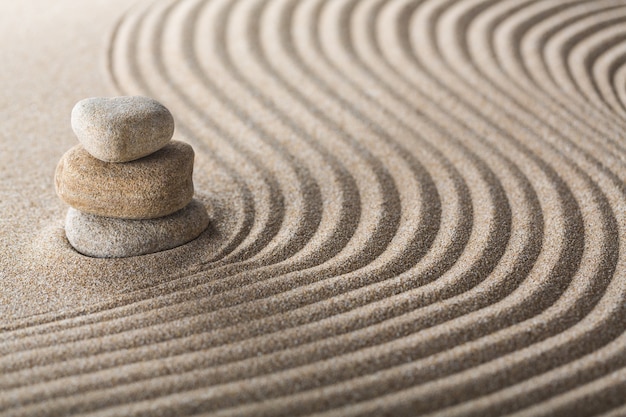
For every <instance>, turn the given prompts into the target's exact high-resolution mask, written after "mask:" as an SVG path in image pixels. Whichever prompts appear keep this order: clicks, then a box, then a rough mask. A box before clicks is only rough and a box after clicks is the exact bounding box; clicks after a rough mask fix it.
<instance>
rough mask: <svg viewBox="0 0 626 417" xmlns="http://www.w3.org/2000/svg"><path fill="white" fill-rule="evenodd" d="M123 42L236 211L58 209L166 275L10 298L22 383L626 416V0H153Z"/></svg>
mask: <svg viewBox="0 0 626 417" xmlns="http://www.w3.org/2000/svg"><path fill="white" fill-rule="evenodd" d="M108 46H109V49H108V51H107V52H106V53H107V59H106V65H107V71H108V74H109V75H110V78H111V82H112V84H113V86H114V87H115V90H116V93H117V94H124V95H130V94H142V95H148V96H152V97H155V98H157V99H159V100H160V101H162V102H163V103H164V104H166V105H167V106H168V107H169V108H170V109H171V110H172V113H173V114H174V115H175V117H176V118H177V126H178V132H179V134H180V135H182V136H184V138H185V139H186V140H188V141H189V142H190V143H192V144H193V145H194V147H195V149H196V153H197V166H196V176H197V177H198V180H197V181H196V183H197V191H198V193H199V195H200V197H201V199H202V200H203V201H204V202H205V203H206V204H207V205H209V206H210V207H212V208H211V210H212V216H213V228H212V229H211V230H210V232H209V233H207V234H205V235H203V237H201V238H200V239H199V241H198V242H196V243H195V244H190V245H189V246H187V247H183V248H179V249H177V250H174V251H173V252H170V255H168V254H167V253H166V254H156V255H150V256H147V257H142V258H141V259H140V260H139V261H137V260H119V261H108V262H109V264H107V263H106V262H107V261H101V260H90V259H84V258H80V257H79V256H78V255H73V254H71V250H69V249H68V248H67V247H66V246H63V245H62V244H61V243H59V242H60V238H59V234H58V230H57V231H56V232H54V233H53V232H50V233H51V234H50V235H46V236H47V239H49V241H50V242H51V243H48V245H50V246H52V247H57V252H59V253H62V255H59V258H58V259H57V258H55V259H52V260H50V259H48V260H42V261H41V262H49V263H50V264H54V263H55V262H56V264H59V263H63V262H65V263H66V264H67V265H70V264H71V265H74V266H72V268H76V269H75V270H71V269H70V272H71V271H74V272H73V273H77V274H79V273H80V270H81V269H83V268H85V267H86V268H88V269H89V268H90V270H91V271H92V274H94V276H97V275H98V274H99V273H101V274H103V276H104V275H106V274H109V276H110V275H111V271H114V270H117V269H115V268H118V269H119V271H128V270H129V268H130V269H132V270H133V271H134V274H135V275H133V274H131V273H127V274H126V275H133V276H136V275H141V274H145V275H146V276H150V277H152V278H149V279H148V281H144V282H143V283H136V282H135V283H134V284H133V283H132V282H133V281H132V280H130V278H129V281H128V282H124V283H123V284H119V286H118V287H115V289H112V288H113V285H112V284H111V288H109V292H110V294H106V295H102V294H100V296H96V295H98V294H97V293H96V292H94V294H95V295H93V300H87V301H82V302H78V301H76V302H75V305H73V308H66V309H63V310H62V311H60V310H59V311H56V312H55V311H49V312H41V313H42V314H37V315H24V316H23V317H18V318H15V320H12V321H9V322H6V323H3V327H4V330H5V331H4V332H3V333H0V354H1V355H2V356H0V369H1V370H2V372H1V374H0V387H1V389H2V390H3V392H4V394H5V395H2V396H0V410H3V411H4V412H6V413H8V414H10V415H15V416H22V415H23V416H32V415H40V414H41V415H50V414H55V415H65V414H71V413H85V414H89V415H94V416H95V415H97V416H114V415H132V416H139V415H150V414H158V415H163V416H164V415H172V416H180V415H188V414H189V415H190V414H197V413H212V415H250V416H262V415H286V416H296V415H325V416H331V415H332V416H353V415H383V414H384V415H414V414H431V413H432V414H437V415H445V416H470V415H471V416H490V415H500V414H505V413H514V414H515V415H524V416H540V415H546V416H547V415H549V416H557V415H563V416H573V415H592V414H594V415H595V414H603V413H604V414H603V415H606V416H609V415H611V416H618V415H626V332H625V331H624V330H625V328H626V251H625V250H624V246H625V245H626V186H625V184H626V183H625V180H626V163H625V161H626V142H624V132H625V131H626V65H625V63H626V5H625V4H624V2H623V1H622V0H612V1H605V0H593V1H591V0H588V1H573V0H572V1H569V0H568V1H566V0H542V1H536V0H534V1H526V0H521V1H520V0H502V1H495V0H493V1H487V0H459V1H447V0H424V1H416V0H361V1H358V0H332V1H331V0H237V1H232V0H211V1H203V0H181V1H167V0H166V1H148V2H142V3H140V4H138V5H136V6H135V7H133V8H131V9H130V10H129V11H128V12H127V13H126V14H124V15H123V16H122V17H121V19H120V20H119V22H118V24H117V26H116V27H115V28H114V29H113V31H112V33H111V36H110V41H109V45H108ZM55 233H56V234H55ZM55 239H56V240H55ZM55 242H56V243H55ZM54 245H57V246H54ZM172 253H173V254H174V255H175V256H174V255H171V254H172ZM168 256H169V258H168ZM68 259H71V260H72V261H71V262H70V261H68ZM190 260H192V261H190ZM103 267H108V268H110V269H108V272H106V273H105V272H98V271H99V270H100V269H102V268H103ZM67 268H70V266H67ZM133 268H134V269H133ZM122 275H123V274H122ZM101 279H102V280H105V278H101ZM120 279H122V278H120ZM103 282H104V281H103ZM106 282H109V283H110V279H109V281H106ZM101 285H103V288H104V286H106V285H107V284H106V283H105V284H101ZM94 291H95V290H94ZM67 297H71V295H69V294H68V295H67Z"/></svg>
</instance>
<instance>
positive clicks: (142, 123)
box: [55, 97, 209, 258]
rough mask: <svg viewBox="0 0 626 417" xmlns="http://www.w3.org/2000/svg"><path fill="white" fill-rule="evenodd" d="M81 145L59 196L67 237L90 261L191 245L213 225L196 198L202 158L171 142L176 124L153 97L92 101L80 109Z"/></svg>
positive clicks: (76, 126) (60, 178) (65, 164)
mask: <svg viewBox="0 0 626 417" xmlns="http://www.w3.org/2000/svg"><path fill="white" fill-rule="evenodd" d="M72 129H73V130H74V133H75V134H76V136H77V137H78V140H79V142H80V144H79V145H76V146H75V147H73V148H72V149H70V150H69V151H68V152H66V153H65V155H63V157H62V158H61V161H60V162H59V164H58V166H57V170H56V174H55V185H56V191H57V194H58V195H59V197H60V198H61V199H62V200H63V201H64V202H65V203H67V204H69V205H70V209H69V210H68V213H67V217H66V220H65V234H66V236H67V239H68V241H69V242H70V244H71V245H72V246H73V247H74V248H75V249H76V250H77V251H78V252H80V253H83V254H85V255H88V256H94V257H100V258H111V257H127V256H136V255H143V254H148V253H153V252H158V251H162V250H166V249H171V248H174V247H176V246H179V245H182V244H184V243H187V242H189V241H191V240H193V239H195V238H196V237H198V236H199V235H200V233H202V231H203V230H205V229H206V228H207V226H208V224H209V217H208V214H207V212H206V209H205V208H204V206H203V205H202V204H201V203H200V202H198V201H197V200H195V199H193V194H194V188H193V181H192V173H193V159H194V152H193V149H192V148H191V146H189V145H188V144H186V143H183V142H179V141H174V140H171V138H172V135H173V133H174V119H173V117H172V115H171V113H170V112H169V111H168V110H167V109H166V108H165V107H164V106H163V105H161V104H160V103H158V102H157V101H155V100H153V99H150V98H147V97H115V98H101V97H95V98H89V99H85V100H82V101H80V102H78V103H77V104H76V106H74V109H73V110H72Z"/></svg>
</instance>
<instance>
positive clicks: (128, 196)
mask: <svg viewBox="0 0 626 417" xmlns="http://www.w3.org/2000/svg"><path fill="white" fill-rule="evenodd" d="M193 159H194V152H193V149H192V147H191V146H190V145H188V144H186V143H183V142H179V141H171V142H170V143H168V144H167V145H165V146H164V147H163V148H161V149H160V150H158V151H156V152H155V153H153V154H151V155H148V156H146V157H144V158H141V159H137V160H134V161H131V162H122V163H111V162H103V161H100V160H99V159H96V158H94V157H93V156H91V155H90V154H89V153H88V152H87V151H86V150H85V148H84V147H83V146H82V145H77V146H74V147H73V148H72V149H70V150H69V151H67V152H66V153H65V154H64V155H63V157H62V158H61V160H60V161H59V164H58V166H57V169H56V174H55V186H56V190H57V194H58V195H59V196H60V197H61V199H62V200H63V201H64V202H66V203H67V204H69V205H70V206H72V207H74V208H75V209H77V210H80V211H82V212H84V213H91V214H96V215H99V216H106V217H115V218H121V219H153V218H157V217H162V216H167V215H168V214H171V213H174V212H175V211H178V210H180V209H182V208H183V207H185V206H186V205H187V204H188V203H189V202H190V201H191V199H192V197H193V181H192V174H193Z"/></svg>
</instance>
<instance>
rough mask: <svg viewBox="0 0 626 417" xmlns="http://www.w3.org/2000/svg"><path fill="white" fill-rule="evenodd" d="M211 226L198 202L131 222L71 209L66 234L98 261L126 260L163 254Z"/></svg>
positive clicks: (81, 251)
mask: <svg viewBox="0 0 626 417" xmlns="http://www.w3.org/2000/svg"><path fill="white" fill-rule="evenodd" d="M208 225H209V216H208V214H207V211H206V208H205V207H204V205H202V203H201V202H199V201H198V200H195V199H194V200H192V201H191V202H190V203H189V204H188V205H187V206H186V207H184V208H183V209H182V210H179V211H177V212H175V213H173V214H170V215H169V216H165V217H161V218H158V219H150V220H127V219H115V218H110V217H102V216H96V215H93V214H87V213H83V212H81V211H79V210H76V209H74V208H70V209H69V210H68V212H67V217H66V219H65V235H66V237H67V240H68V241H69V243H70V244H71V245H72V246H73V247H74V249H76V250H77V251H78V252H80V253H82V254H84V255H87V256H92V257H97V258H124V257H128V256H138V255H145V254H149V253H154V252H160V251H163V250H167V249H172V248H175V247H177V246H180V245H183V244H185V243H187V242H190V241H192V240H193V239H195V238H197V237H198V236H199V235H200V234H201V233H202V232H203V231H204V230H205V229H206V228H207V227H208Z"/></svg>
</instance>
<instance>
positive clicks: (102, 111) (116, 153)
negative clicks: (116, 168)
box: [72, 96, 174, 162]
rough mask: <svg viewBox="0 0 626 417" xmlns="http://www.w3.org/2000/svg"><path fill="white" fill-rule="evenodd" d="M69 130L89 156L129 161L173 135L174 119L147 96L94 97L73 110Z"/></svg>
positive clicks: (108, 160)
mask: <svg viewBox="0 0 626 417" xmlns="http://www.w3.org/2000/svg"><path fill="white" fill-rule="evenodd" d="M72 129H73V130H74V133H75V134H76V136H77V137H78V140H79V141H80V143H81V144H82V145H83V146H84V147H85V149H86V150H87V152H89V153H90V154H91V155H92V156H94V157H96V158H98V159H100V160H102V161H105V162H128V161H133V160H135V159H139V158H142V157H144V156H147V155H150V154H151V153H154V152H156V151H158V150H159V149H161V148H162V147H163V146H165V145H166V144H167V142H169V140H170V139H171V138H172V135H173V134H174V118H173V117H172V114H171V113H170V112H169V110H168V109H167V108H165V106H163V105H162V104H161V103H159V102H158V101H156V100H153V99H151V98H148V97H140V96H131V97H113V98H106V97H93V98H87V99H84V100H81V101H79V102H78V103H76V105H75V106H74V108H73V109H72Z"/></svg>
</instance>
